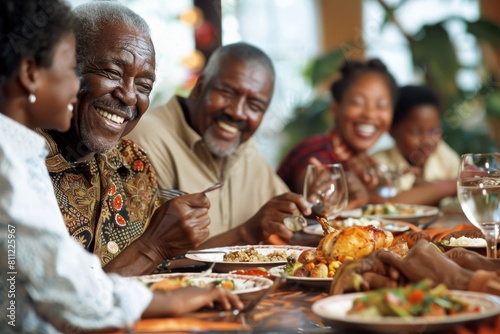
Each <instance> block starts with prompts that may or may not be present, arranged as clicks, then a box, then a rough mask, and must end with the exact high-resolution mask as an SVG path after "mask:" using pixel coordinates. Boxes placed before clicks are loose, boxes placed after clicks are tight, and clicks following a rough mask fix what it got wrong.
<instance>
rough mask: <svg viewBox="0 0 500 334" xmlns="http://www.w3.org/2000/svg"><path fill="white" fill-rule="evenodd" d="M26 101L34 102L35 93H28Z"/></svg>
mask: <svg viewBox="0 0 500 334" xmlns="http://www.w3.org/2000/svg"><path fill="white" fill-rule="evenodd" d="M28 101H29V103H31V104H33V103H35V102H36V96H35V94H33V93H30V95H29V96H28Z"/></svg>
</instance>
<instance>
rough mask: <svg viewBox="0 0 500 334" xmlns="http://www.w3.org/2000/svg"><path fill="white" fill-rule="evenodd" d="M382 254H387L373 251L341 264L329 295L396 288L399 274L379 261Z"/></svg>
mask: <svg viewBox="0 0 500 334" xmlns="http://www.w3.org/2000/svg"><path fill="white" fill-rule="evenodd" d="M384 252H386V253H387V251H383V250H381V251H375V252H373V253H371V254H370V255H367V256H365V257H362V258H360V259H357V260H353V261H348V262H346V263H344V264H342V265H341V266H340V268H339V270H338V271H337V272H336V273H335V276H334V277H333V281H332V285H331V287H330V295H339V294H343V293H346V292H351V291H360V290H364V291H366V290H371V289H378V288H384V287H395V286H397V281H398V279H399V273H398V272H397V271H396V270H394V268H391V267H389V266H386V265H385V264H384V263H383V262H382V261H381V260H380V259H379V255H380V254H381V253H384Z"/></svg>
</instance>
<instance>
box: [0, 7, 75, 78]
mask: <svg viewBox="0 0 500 334" xmlns="http://www.w3.org/2000/svg"><path fill="white" fill-rule="evenodd" d="M72 30H73V14H72V13H71V8H70V7H69V6H68V5H67V4H66V3H65V2H64V1H63V0H21V1H20V0H0V59H2V60H1V61H0V86H2V85H3V84H4V83H5V82H6V81H7V80H9V79H10V78H11V77H12V76H13V75H15V74H16V73H17V71H18V69H19V64H20V62H21V60H22V59H26V58H30V57H32V58H33V59H34V61H35V63H36V64H37V65H38V66H41V67H50V66H51V65H52V58H53V50H54V46H55V45H56V44H57V43H58V42H59V41H60V40H61V38H62V37H64V36H65V35H66V34H68V33H70V32H72Z"/></svg>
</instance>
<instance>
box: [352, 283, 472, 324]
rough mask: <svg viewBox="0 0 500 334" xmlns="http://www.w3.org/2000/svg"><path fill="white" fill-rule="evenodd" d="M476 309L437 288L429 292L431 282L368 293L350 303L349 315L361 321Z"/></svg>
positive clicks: (461, 312)
mask: <svg viewBox="0 0 500 334" xmlns="http://www.w3.org/2000/svg"><path fill="white" fill-rule="evenodd" d="M479 311H480V308H479V306H477V305H470V304H469V303H467V302H466V301H465V300H462V299H460V298H457V297H456V296H454V295H453V294H451V293H450V291H449V290H448V289H447V288H446V286H445V285H444V284H439V285H437V286H436V287H434V288H432V282H431V280H423V281H421V282H419V283H415V284H410V285H407V286H404V287H398V288H392V289H389V288H387V289H380V290H376V291H371V292H368V293H366V294H364V295H363V296H361V297H358V298H356V299H355V300H354V301H353V305H352V308H351V309H350V310H349V311H348V312H347V314H349V315H359V316H363V317H402V318H410V317H441V316H446V315H454V314H463V313H477V312H479Z"/></svg>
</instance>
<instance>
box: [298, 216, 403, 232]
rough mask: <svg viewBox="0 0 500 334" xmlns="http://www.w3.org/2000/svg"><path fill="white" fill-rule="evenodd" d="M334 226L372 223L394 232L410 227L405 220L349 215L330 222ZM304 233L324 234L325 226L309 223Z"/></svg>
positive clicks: (341, 227) (342, 226) (341, 226)
mask: <svg viewBox="0 0 500 334" xmlns="http://www.w3.org/2000/svg"><path fill="white" fill-rule="evenodd" d="M329 224H330V225H331V226H332V227H333V228H335V229H344V228H346V227H351V226H355V225H356V226H368V225H372V226H375V227H377V228H381V229H383V230H385V231H389V232H392V233H401V232H405V231H408V230H409V229H410V227H409V226H408V224H407V223H405V222H398V221H393V220H381V219H375V218H371V217H360V218H352V217H348V218H345V219H338V220H334V221H333V222H332V223H329ZM303 231H304V233H307V234H314V235H320V236H323V235H324V233H323V228H322V227H321V224H313V225H308V226H306V227H305V228H304V230H303Z"/></svg>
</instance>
